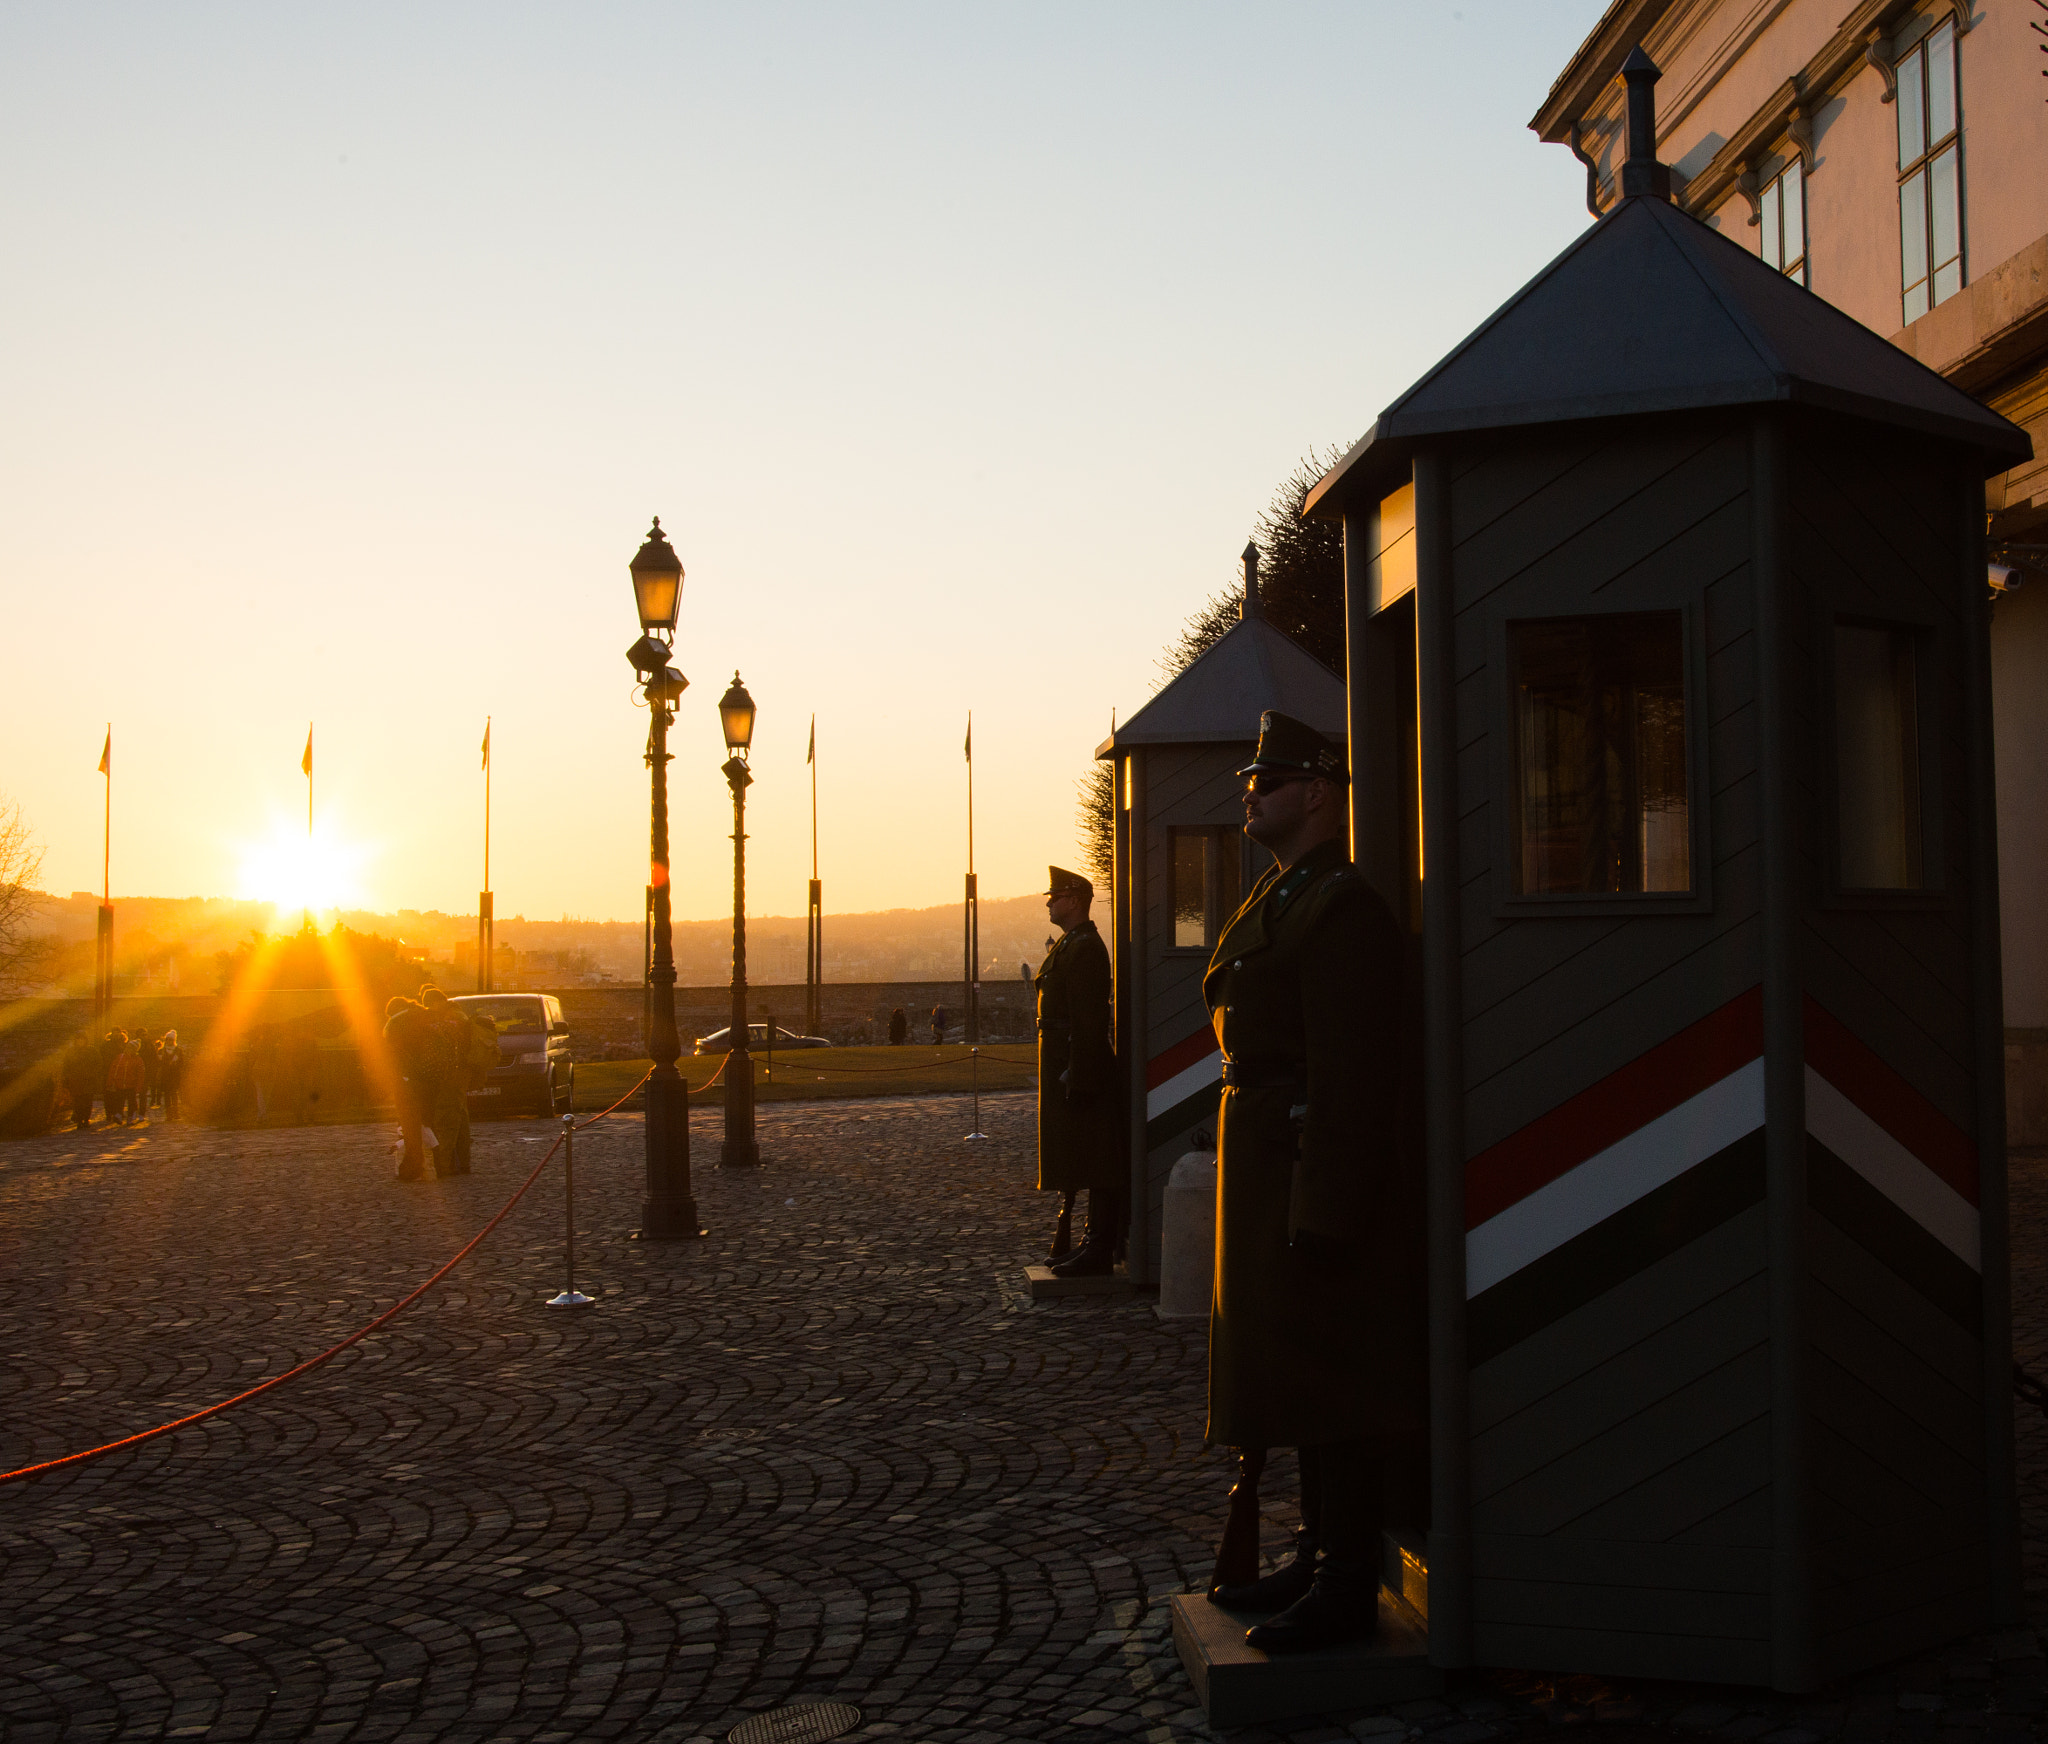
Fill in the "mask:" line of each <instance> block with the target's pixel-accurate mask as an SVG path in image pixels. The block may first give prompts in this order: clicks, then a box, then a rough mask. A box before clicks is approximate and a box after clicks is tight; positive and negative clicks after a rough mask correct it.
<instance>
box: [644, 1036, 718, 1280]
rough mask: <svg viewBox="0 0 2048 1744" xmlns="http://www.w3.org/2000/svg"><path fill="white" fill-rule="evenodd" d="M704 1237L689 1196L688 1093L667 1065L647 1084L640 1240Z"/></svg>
mask: <svg viewBox="0 0 2048 1744" xmlns="http://www.w3.org/2000/svg"><path fill="white" fill-rule="evenodd" d="M703 1233H704V1231H703V1230H702V1229H700V1228H699V1227H698V1225H697V1201H696V1200H695V1199H694V1198H693V1197H691V1194H690V1091H689V1086H688V1085H686V1084H685V1083H684V1082H683V1080H682V1078H681V1077H680V1076H679V1075H678V1074H677V1073H676V1070H675V1068H674V1067H673V1066H671V1067H669V1068H668V1071H667V1075H666V1076H664V1075H663V1073H662V1072H661V1071H660V1070H659V1069H657V1070H656V1072H655V1074H654V1076H653V1077H652V1078H650V1079H649V1080H648V1083H647V1197H646V1198H645V1199H643V1200H642V1201H641V1203H640V1237H641V1239H642V1240H643V1241H688V1240H693V1239H695V1238H696V1237H697V1236H700V1235H702V1234H703Z"/></svg>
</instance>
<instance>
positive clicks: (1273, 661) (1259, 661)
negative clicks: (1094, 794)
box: [1095, 617, 1344, 757]
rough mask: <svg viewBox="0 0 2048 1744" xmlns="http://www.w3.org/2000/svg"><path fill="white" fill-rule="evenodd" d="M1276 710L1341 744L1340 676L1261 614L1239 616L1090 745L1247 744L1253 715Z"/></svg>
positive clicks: (1106, 753) (1252, 736)
mask: <svg viewBox="0 0 2048 1744" xmlns="http://www.w3.org/2000/svg"><path fill="white" fill-rule="evenodd" d="M1267 709H1279V710H1280V711H1281V712H1282V713H1283V714H1290V715H1293V716H1294V717H1295V719H1296V720H1300V721H1306V722H1307V723H1308V724H1309V725H1310V726H1312V727H1314V728H1315V730H1316V731H1317V732H1319V733H1321V734H1323V735H1324V736H1325V737H1326V738H1330V739H1334V740H1336V741H1337V742H1338V743H1339V744H1342V743H1343V741H1344V681H1343V679H1341V678H1339V677H1338V676H1337V675H1336V673H1334V672H1332V671H1331V670H1330V669H1329V668H1328V667H1327V666H1325V665H1324V664H1323V663H1322V662H1321V661H1320V660H1318V659H1317V658H1316V657H1315V656H1314V655H1313V654H1311V653H1309V652H1308V651H1307V650H1306V649H1305V648H1303V647H1302V646H1301V644H1300V643H1298V642H1296V641H1295V640H1294V638H1293V637H1292V636H1289V635H1288V634H1287V633H1286V632H1285V631H1283V630H1276V629H1274V627H1273V626H1272V625H1271V624H1269V623H1267V622H1266V620H1265V619H1264V618H1263V617H1248V618H1243V619H1241V620H1240V621H1239V622H1237V623H1235V624H1233V625H1231V627H1230V628H1229V629H1228V630H1227V631H1225V632H1224V634H1223V636H1222V637H1221V638H1220V639H1219V640H1218V641H1217V642H1216V643H1215V645H1214V646H1213V647H1211V648H1210V649H1209V650H1208V651H1207V652H1206V653H1204V654H1203V655H1202V657H1201V658H1200V659H1199V660H1197V661H1196V662H1195V663H1194V664H1193V665H1192V666H1190V667H1189V668H1188V669H1187V670H1186V671H1185V672H1183V673H1181V674H1180V676H1179V677H1177V678H1176V679H1174V681H1173V682H1172V683H1171V684H1169V685H1168V686H1167V687H1166V688H1165V689H1164V690H1162V691H1161V692H1160V693H1159V694H1158V695H1157V696H1155V697H1154V698H1153V699H1152V700H1151V701H1150V702H1148V703H1147V704H1146V705H1145V706H1144V707H1143V708H1141V709H1140V710H1139V711H1138V712H1137V713H1136V714H1134V715H1133V716H1131V718H1130V719H1129V720H1127V721H1125V722H1123V723H1122V724H1120V725H1119V726H1118V727H1117V729H1116V730H1115V731H1114V732H1113V733H1111V734H1110V736H1109V737H1108V738H1107V739H1105V740H1103V742H1102V743H1101V744H1100V745H1099V746H1097V747H1096V751H1095V755H1096V756H1098V757H1111V756H1114V755H1115V754H1116V753H1117V752H1119V751H1128V750H1129V749H1131V747H1132V746H1134V745H1234V744H1244V745H1249V744H1252V743H1253V742H1255V741H1256V740H1257V738H1258V736H1259V716H1260V715H1261V714H1263V713H1264V712H1265V711H1266V710H1267Z"/></svg>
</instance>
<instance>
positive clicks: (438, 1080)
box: [418, 982, 469, 1179]
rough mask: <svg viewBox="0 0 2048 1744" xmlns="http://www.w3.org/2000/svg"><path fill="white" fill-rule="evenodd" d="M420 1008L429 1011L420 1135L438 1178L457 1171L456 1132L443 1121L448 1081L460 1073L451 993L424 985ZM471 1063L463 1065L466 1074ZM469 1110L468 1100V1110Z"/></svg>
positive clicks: (421, 1082)
mask: <svg viewBox="0 0 2048 1744" xmlns="http://www.w3.org/2000/svg"><path fill="white" fill-rule="evenodd" d="M419 1003H420V1009H421V1010H423V1011H424V1012H426V1014H427V1023H426V1026H425V1028H424V1029H423V1030H422V1032H421V1035H422V1039H423V1051H422V1055H421V1058H420V1061H419V1066H418V1071H419V1087H420V1121H421V1127H420V1137H421V1139H422V1140H423V1141H424V1143H425V1146H426V1160H427V1162H428V1164H429V1165H430V1166H431V1167H432V1168H433V1171H434V1175H435V1178H436V1179H446V1178H447V1177H448V1176H449V1175H451V1174H453V1173H454V1170H455V1157H454V1152H453V1135H452V1134H451V1133H447V1132H444V1131H442V1129H441V1121H442V1120H443V1119H444V1118H445V1117H446V1116H447V1114H448V1105H447V1096H448V1084H449V1080H450V1079H451V1078H455V1077H457V1076H458V1074H457V1069H456V1054H455V1042H454V1038H453V1037H452V1036H451V1035H450V1034H449V1033H448V1019H447V1007H448V995H447V994H445V993H443V992H442V991H441V989H440V988H438V987H436V986H435V985H434V984H433V983H432V982H428V983H426V984H425V985H424V986H422V987H421V988H420V997H419ZM468 1070H469V1066H468V1062H467V1061H464V1062H463V1063H462V1066H461V1074H462V1075H464V1076H466V1075H467V1073H468ZM467 1111H468V1104H467V1100H466V1099H465V1102H464V1112H465V1114H466V1113H467Z"/></svg>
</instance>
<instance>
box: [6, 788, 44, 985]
mask: <svg viewBox="0 0 2048 1744" xmlns="http://www.w3.org/2000/svg"><path fill="white" fill-rule="evenodd" d="M42 871H43V850H42V846H41V844H39V843H38V842H37V841H36V839H35V837H34V836H33V835H32V834H30V832H29V827H28V825H27V824H26V823H25V822H23V820H22V816H21V807H20V806H19V805H18V804H16V803H14V802H13V801H10V800H7V799H5V798H0V999H18V998H20V997H21V996H22V995H23V994H24V993H27V992H29V991H30V990H32V989H33V988H36V987H39V986H41V985H42V983H43V982H44V980H45V979H46V978H47V975H48V971H49V967H50V962H51V959H52V958H54V957H55V956H56V954H57V942H56V940H54V939H51V938H46V937H43V936H42V935H40V934H36V933H31V932H30V931H29V930H28V929H29V923H30V922H31V921H32V920H34V918H35V916H36V914H37V912H38V911H39V910H40V909H41V908H42V906H43V904H44V902H45V901H46V900H47V898H46V897H45V896H44V895H43V893H42V891H40V890H39V889H37V888H36V880H37V879H38V878H39V877H41V876H42Z"/></svg>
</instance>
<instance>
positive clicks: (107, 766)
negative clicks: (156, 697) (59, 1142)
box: [86, 721, 114, 1114]
mask: <svg viewBox="0 0 2048 1744" xmlns="http://www.w3.org/2000/svg"><path fill="white" fill-rule="evenodd" d="M100 773H101V774H102V775H104V776H105V777H106V778H107V792H106V815H105V818H104V821H103V825H102V831H101V835H100V912H99V927H98V930H97V939H98V950H97V951H96V952H95V953H94V954H95V956H96V957H97V958H98V967H97V969H96V970H95V972H94V975H93V990H92V1007H93V1020H92V1021H93V1028H94V1030H95V1031H98V1032H101V1033H104V1031H105V1028H106V1025H107V1023H108V1022H109V1020H110V1019H111V1018H112V1017H113V1014H114V723H113V722H112V721H109V722H107V742H106V744H105V746H104V747H103V748H102V749H101V751H100ZM94 1039H95V1040H97V1039H98V1037H97V1035H96V1036H95V1038H94ZM86 1112H87V1113H88V1114H90V1113H91V1112H92V1110H91V1109H87V1110H86Z"/></svg>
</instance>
